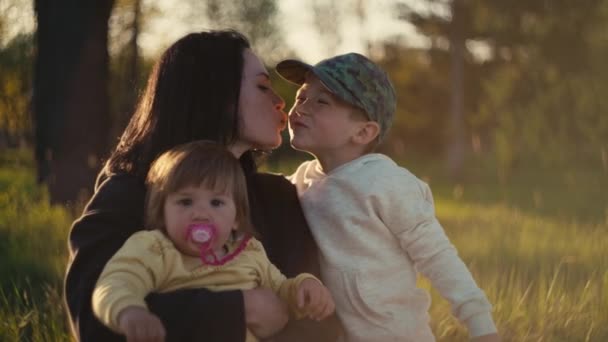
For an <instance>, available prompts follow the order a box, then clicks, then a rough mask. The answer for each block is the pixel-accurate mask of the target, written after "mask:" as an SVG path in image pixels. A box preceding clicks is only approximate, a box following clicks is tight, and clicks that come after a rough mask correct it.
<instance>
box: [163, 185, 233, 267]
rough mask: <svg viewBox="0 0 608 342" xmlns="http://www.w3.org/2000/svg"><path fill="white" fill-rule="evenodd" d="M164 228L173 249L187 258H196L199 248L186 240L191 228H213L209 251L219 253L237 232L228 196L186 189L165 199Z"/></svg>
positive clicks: (215, 192) (231, 201)
mask: <svg viewBox="0 0 608 342" xmlns="http://www.w3.org/2000/svg"><path fill="white" fill-rule="evenodd" d="M164 214H165V225H166V229H167V235H168V236H169V239H171V241H173V243H174V244H175V246H176V247H177V249H178V250H179V251H180V252H182V253H184V254H186V255H190V256H199V255H200V245H199V244H198V243H196V242H194V241H192V240H191V239H190V238H189V237H188V236H187V233H188V226H190V225H192V224H202V223H205V224H213V225H214V226H215V228H216V229H217V236H216V239H215V242H214V243H213V246H212V248H213V251H214V252H215V253H216V254H217V255H221V254H222V253H223V251H222V247H223V246H224V244H225V243H226V241H227V240H228V238H229V237H230V233H231V231H232V230H235V229H237V222H236V207H235V204H234V199H233V198H232V194H231V193H224V192H218V191H214V190H212V189H208V188H206V187H205V186H202V185H199V186H186V187H184V188H182V189H180V190H178V191H176V192H173V193H171V194H169V195H168V196H167V199H166V200H165V206H164Z"/></svg>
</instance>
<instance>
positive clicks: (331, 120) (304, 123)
mask: <svg viewBox="0 0 608 342" xmlns="http://www.w3.org/2000/svg"><path fill="white" fill-rule="evenodd" d="M355 111H356V108H355V107H353V106H352V105H350V104H348V103H346V102H344V101H342V100H341V99H339V98H337V97H336V96H335V95H333V94H332V93H330V92H329V90H328V89H327V88H325V86H324V85H323V83H322V82H321V80H319V78H317V77H316V76H314V75H312V74H309V75H308V76H306V82H304V84H302V86H301V87H300V89H298V92H297V94H296V101H295V103H294V105H293V107H292V108H291V110H290V111H289V134H290V136H291V145H292V146H293V147H294V148H295V149H297V150H301V151H306V152H309V153H312V154H314V155H315V156H317V157H324V155H325V154H327V153H331V152H332V151H338V150H340V148H341V147H344V146H345V145H346V144H348V143H349V142H350V139H351V138H352V137H353V136H354V135H355V134H356V133H357V131H358V130H359V129H360V127H361V126H360V125H361V123H362V122H365V121H367V120H362V119H360V118H359V117H358V116H357V115H354V113H355Z"/></svg>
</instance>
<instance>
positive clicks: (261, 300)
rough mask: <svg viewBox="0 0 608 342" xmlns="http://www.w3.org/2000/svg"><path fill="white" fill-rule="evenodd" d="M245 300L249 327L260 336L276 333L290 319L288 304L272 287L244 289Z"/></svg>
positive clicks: (264, 336) (246, 320) (246, 318)
mask: <svg viewBox="0 0 608 342" xmlns="http://www.w3.org/2000/svg"><path fill="white" fill-rule="evenodd" d="M243 301H244V302H245V323H246V324H247V328H248V329H249V330H250V331H251V332H252V333H253V334H254V335H255V336H257V337H259V338H267V337H270V336H272V335H274V334H276V333H277V332H279V331H280V330H281V329H283V327H285V325H286V324H287V321H288V320H289V315H288V313H287V305H286V304H285V303H283V301H282V300H281V299H280V298H279V297H278V296H277V295H276V294H275V293H274V292H273V291H272V290H271V289H267V288H255V289H251V290H244V291H243Z"/></svg>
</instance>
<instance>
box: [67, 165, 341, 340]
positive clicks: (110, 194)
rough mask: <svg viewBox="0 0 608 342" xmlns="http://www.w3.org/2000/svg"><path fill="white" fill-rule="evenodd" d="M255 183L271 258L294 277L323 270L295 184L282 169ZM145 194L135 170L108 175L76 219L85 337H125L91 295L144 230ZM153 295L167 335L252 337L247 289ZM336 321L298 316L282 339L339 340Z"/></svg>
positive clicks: (75, 272) (254, 203)
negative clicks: (104, 318)
mask: <svg viewBox="0 0 608 342" xmlns="http://www.w3.org/2000/svg"><path fill="white" fill-rule="evenodd" d="M247 185H248V190H249V200H250V206H251V213H252V220H253V223H254V226H255V227H256V229H257V230H258V232H259V233H260V236H259V238H260V240H261V241H262V243H263V244H264V246H265V248H266V251H267V253H268V257H269V259H270V260H271V261H272V262H273V263H274V264H275V265H276V266H277V267H278V268H279V269H280V270H281V271H282V272H283V273H284V274H285V275H286V276H287V277H291V276H294V275H296V274H298V273H300V272H311V273H313V274H317V275H318V260H317V252H316V246H315V244H314V240H313V239H312V236H311V235H310V231H309V229H308V225H307V224H306V220H305V218H304V215H303V213H302V210H301V207H300V203H299V201H298V198H297V193H296V191H295V188H294V187H293V185H292V184H291V183H289V182H288V181H287V180H286V179H285V178H283V177H282V176H277V175H270V174H261V173H252V174H249V175H248V176H247ZM145 194H146V188H145V186H144V183H143V180H141V179H139V178H137V177H135V176H132V175H127V174H119V175H112V176H109V177H107V176H105V175H103V174H102V175H100V177H99V179H98V181H97V185H96V189H95V194H94V195H93V197H92V198H91V200H90V202H89V203H88V204H87V206H86V207H85V209H84V212H83V214H82V216H81V217H80V218H79V219H78V220H76V221H75V222H74V224H73V226H72V230H71V232H70V237H69V247H70V251H71V258H70V263H69V265H68V271H67V276H66V279H65V297H66V302H67V307H68V309H69V315H70V319H71V323H72V327H73V329H74V332H75V333H76V334H77V336H78V338H79V340H80V341H87V342H88V341H124V338H123V337H122V336H120V335H117V334H115V333H113V332H112V331H111V330H109V329H108V328H106V327H105V326H103V325H102V324H101V323H100V322H99V321H98V320H97V319H96V318H95V317H94V315H93V313H92V310H91V295H92V292H93V287H94V286H95V283H96V282H97V278H98V277H99V274H100V273H101V271H102V269H103V267H104V266H105V264H106V262H107V261H108V260H109V259H110V258H111V257H112V255H114V253H115V252H116V251H117V250H118V249H119V248H120V247H121V246H122V244H123V243H124V242H125V241H126V240H127V239H128V238H129V236H131V234H133V233H134V232H136V231H138V230H141V229H143V213H144V200H145ZM146 301H147V303H148V306H149V307H150V310H151V311H152V312H154V313H155V314H156V315H158V316H159V317H160V318H161V320H162V322H163V324H164V326H165V329H166V331H167V339H166V340H167V341H226V342H230V341H235V342H237V341H238V342H240V341H244V340H245V315H244V308H243V297H242V292H241V291H225V292H211V291H208V290H205V289H189V290H179V291H175V292H170V293H162V294H160V293H153V294H150V295H149V296H148V297H147V298H146ZM333 323H335V322H332V324H329V323H327V322H326V323H324V324H321V325H319V324H318V323H314V322H311V321H304V322H294V323H293V324H292V323H291V322H290V324H289V325H288V328H287V329H285V331H284V333H282V335H284V336H288V337H285V338H281V337H280V336H279V337H278V338H277V339H276V340H290V341H293V340H294V338H297V340H302V341H305V340H311V339H313V340H325V339H328V338H329V339H330V340H332V339H333V338H334V337H335V336H334V332H333V330H334V329H333V328H329V327H330V326H332V327H333V326H334V325H333ZM311 334H312V335H311ZM294 336H296V337H294ZM300 336H301V338H300Z"/></svg>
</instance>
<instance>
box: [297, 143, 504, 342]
mask: <svg viewBox="0 0 608 342" xmlns="http://www.w3.org/2000/svg"><path fill="white" fill-rule="evenodd" d="M289 178H290V180H291V181H292V183H294V184H295V185H296V187H297V189H298V194H299V196H300V201H301V203H302V208H303V210H304V214H305V216H306V219H307V221H308V223H309V225H310V229H311V230H312V233H313V235H314V237H315V240H316V242H317V244H318V246H319V252H320V262H321V275H322V279H323V282H324V284H325V285H326V286H327V287H328V288H329V289H330V291H331V293H332V294H333V296H334V300H335V302H336V312H337V314H338V317H339V318H340V320H341V321H342V323H343V326H344V329H345V340H346V341H366V342H368V341H416V342H421V341H422V342H424V341H434V340H435V338H434V337H433V334H432V332H431V330H430V327H429V324H428V323H429V315H428V308H429V306H430V297H429V295H428V293H427V292H426V291H424V290H422V289H420V288H418V287H417V286H416V279H417V272H420V273H422V274H423V275H424V276H426V277H427V278H428V279H429V280H430V281H431V283H432V285H433V287H434V288H436V289H437V290H438V291H439V292H440V293H441V295H442V296H443V297H444V298H446V299H447V300H448V301H449V302H450V304H451V307H452V312H453V314H454V316H456V317H457V318H458V319H459V320H460V321H461V322H462V323H463V324H465V325H466V326H467V327H468V329H469V334H470V336H471V337H476V336H481V335H485V334H490V333H494V332H496V327H495V325H494V322H493V320H492V316H491V305H490V303H489V302H488V300H487V298H486V296H485V294H484V292H483V291H482V290H481V289H479V287H477V285H476V283H475V281H474V280H473V277H472V276H471V273H470V272H469V270H468V269H467V267H466V265H465V264H464V263H463V262H462V260H461V259H460V258H459V257H458V255H457V252H456V249H455V248H454V246H453V245H452V244H451V243H450V241H449V240H448V238H447V236H446V235H445V233H444V231H443V228H442V227H441V225H440V224H439V222H438V221H437V218H436V217H435V209H434V204H433V197H432V194H431V191H430V189H429V187H428V185H427V184H425V183H424V182H422V181H421V180H419V179H418V178H416V177H415V176H414V175H413V174H412V173H410V172H409V171H408V170H406V169H404V168H402V167H399V166H398V165H397V164H395V162H394V161H392V160H391V159H390V158H388V157H387V156H384V155H381V154H367V155H364V156H362V157H360V158H358V159H355V160H353V161H351V162H349V163H346V164H344V165H342V166H340V167H338V168H336V169H334V170H332V171H331V172H330V173H329V174H325V173H324V172H323V170H322V168H321V165H320V164H319V162H318V161H317V160H312V161H308V162H304V163H303V164H301V165H300V166H299V167H298V169H297V170H296V172H295V173H294V174H293V175H292V176H290V177H289Z"/></svg>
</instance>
